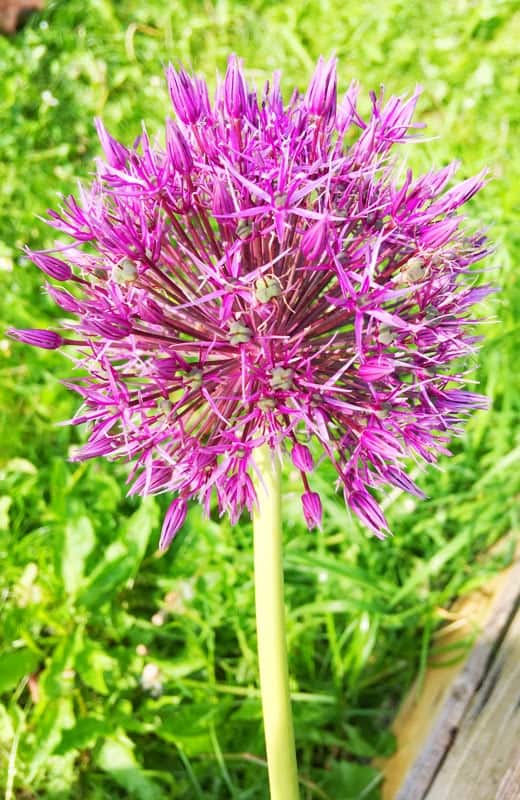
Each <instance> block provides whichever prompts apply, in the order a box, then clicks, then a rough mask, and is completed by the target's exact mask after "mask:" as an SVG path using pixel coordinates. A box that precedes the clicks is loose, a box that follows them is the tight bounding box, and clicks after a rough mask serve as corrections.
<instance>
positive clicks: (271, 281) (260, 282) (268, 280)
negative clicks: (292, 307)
mask: <svg viewBox="0 0 520 800" xmlns="http://www.w3.org/2000/svg"><path fill="white" fill-rule="evenodd" d="M281 294H282V287H281V286H280V284H279V282H278V280H277V278H275V277H274V275H272V276H266V277H262V278H258V279H257V280H256V281H255V297H256V299H257V300H258V302H259V303H269V301H270V300H272V299H273V297H280V295H281Z"/></svg>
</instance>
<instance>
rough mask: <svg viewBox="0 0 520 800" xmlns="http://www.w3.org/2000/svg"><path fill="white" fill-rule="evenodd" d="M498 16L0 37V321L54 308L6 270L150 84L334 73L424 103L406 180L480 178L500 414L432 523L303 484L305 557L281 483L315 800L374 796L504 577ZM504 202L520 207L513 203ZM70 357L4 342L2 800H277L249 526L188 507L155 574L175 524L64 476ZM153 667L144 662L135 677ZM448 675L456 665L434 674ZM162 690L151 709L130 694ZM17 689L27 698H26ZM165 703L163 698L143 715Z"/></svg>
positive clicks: (514, 18)
mask: <svg viewBox="0 0 520 800" xmlns="http://www.w3.org/2000/svg"><path fill="white" fill-rule="evenodd" d="M519 40H520V12H519V11H518V4H517V2H515V0H510V2H507V1H504V2H500V0H494V1H493V0H487V1H486V2H484V1H482V2H478V1H477V2H469V0H458V1H457V2H452V0H440V2H438V3H431V2H425V0H421V1H420V2H417V3H406V2H398V1H397V0H372V1H371V2H368V1H366V2H360V0H357V1H354V2H351V3H345V2H340V1H339V0H333V1H332V0H331V1H330V2H326V1H325V2H318V0H307V2H287V3H278V2H267V0H256V2H255V1H254V2H249V3H246V2H238V0H234V1H232V0H229V2H226V0H221V1H220V2H217V3H215V4H211V3H209V2H205V3H202V2H197V1H196V0H189V1H187V0H184V2H177V3H164V2H162V0H148V2H144V3H142V2H138V1H137V0H119V1H118V2H115V1H114V2H108V0H91V2H85V0H82V2H80V1H79V0H66V2H65V0H64V1H63V2H56V1H54V2H53V1H52V0H51V1H50V2H48V4H47V10H46V12H45V13H44V14H42V15H40V16H37V17H34V18H33V20H32V21H31V23H30V25H29V26H28V27H27V28H26V29H25V30H24V31H23V32H21V33H19V34H18V35H17V36H16V37H14V38H12V39H10V40H7V39H1V40H0V74H1V75H2V83H1V86H0V187H1V189H0V279H1V282H2V286H1V297H0V303H1V311H0V315H1V317H2V322H3V323H5V325H7V324H15V325H18V326H31V325H35V326H37V325H38V324H45V322H46V320H48V319H49V317H50V316H52V315H56V313H57V312H56V310H55V309H54V307H53V306H52V305H51V304H50V302H49V301H48V300H47V299H46V298H45V296H44V295H43V294H42V291H41V276H40V275H38V274H37V270H36V269H35V268H32V267H30V266H29V265H28V264H27V262H26V260H25V259H24V258H23V257H22V256H21V255H20V249H21V247H22V246H23V245H24V244H25V243H29V244H30V245H31V246H33V247H38V246H44V245H46V244H49V243H51V242H52V231H50V229H48V228H46V227H45V226H44V225H43V223H41V222H40V221H39V220H38V218H37V215H39V214H40V215H41V214H44V213H45V210H46V209H47V208H48V207H52V206H55V205H56V202H57V198H56V193H57V192H59V191H63V192H69V191H73V190H74V183H75V179H76V178H77V177H84V176H87V175H88V174H89V172H91V171H92V168H93V165H92V158H93V157H94V156H95V155H96V154H98V153H99V146H98V143H97V141H96V139H95V136H94V132H93V125H92V118H93V116H94V115H96V114H102V115H103V117H104V118H105V120H106V123H107V125H108V127H109V128H110V129H111V130H112V131H113V132H114V133H115V134H116V135H118V136H120V137H121V138H122V139H123V140H125V141H129V142H131V141H133V140H134V138H135V137H136V135H137V134H138V132H139V128H140V122H141V119H145V120H146V122H147V125H148V127H149V129H150V130H151V131H154V130H155V129H158V128H159V126H160V125H161V122H162V120H163V118H164V116H165V113H167V109H168V101H167V97H166V93H165V87H164V82H163V81H162V65H163V64H164V63H165V62H167V61H168V60H169V59H172V60H178V59H180V60H183V61H184V62H186V63H188V64H192V65H193V66H194V67H195V68H196V69H197V71H200V72H204V73H206V74H207V75H208V76H209V77H210V78H213V77H214V75H215V71H216V69H217V68H218V69H220V70H221V71H222V70H223V68H224V65H225V61H226V56H227V54H228V52H229V51H230V50H235V51H237V52H239V53H240V54H241V55H243V56H244V57H245V59H246V67H247V72H248V75H249V76H250V77H252V78H254V79H255V80H257V81H258V82H261V81H262V80H264V79H265V78H266V77H267V76H268V75H269V73H270V72H271V71H272V70H273V69H278V68H281V69H283V71H284V76H285V78H284V79H285V86H286V87H290V86H291V85H292V84H294V83H295V84H297V85H299V86H300V87H303V86H304V85H305V83H306V81H307V79H308V76H309V74H310V71H311V69H312V65H313V63H314V61H315V60H316V58H317V56H318V55H319V54H320V53H324V54H325V55H328V54H329V53H330V52H331V51H335V52H336V53H337V55H338V56H339V59H340V75H341V79H342V82H343V86H344V87H345V88H346V86H347V84H348V82H349V80H350V78H351V77H352V76H355V77H357V78H358V79H359V80H360V81H361V82H362V85H363V88H364V90H365V92H366V93H367V92H368V90H369V89H371V88H373V87H376V88H377V87H378V86H379V84H380V83H384V84H385V86H386V87H387V89H388V91H389V92H404V91H410V90H412V89H413V87H414V86H415V84H416V83H417V82H419V83H421V84H422V85H423V86H424V95H423V98H422V101H421V103H420V111H419V115H420V116H421V117H422V118H423V119H424V120H425V121H426V122H428V124H429V134H431V136H432V137H436V138H432V140H430V141H427V142H425V143H423V144H422V145H414V146H413V147H410V148H409V149H408V151H407V157H408V159H409V161H410V163H411V164H412V165H413V166H414V167H416V168H418V169H427V168H429V167H430V166H433V165H442V164H445V163H447V162H448V161H450V160H452V159H453V158H459V159H460V160H461V162H462V167H461V171H460V174H461V176H463V177H466V176H467V175H469V174H471V173H474V172H476V171H478V170H480V169H481V168H482V167H483V166H489V167H490V169H491V171H492V174H493V178H494V180H493V181H492V182H491V184H490V185H489V186H488V187H487V188H486V189H485V191H483V192H482V193H481V195H479V197H478V198H476V199H475V200H474V201H473V202H472V204H471V209H470V212H469V213H470V215H471V217H472V218H473V219H475V220H480V221H482V222H483V223H484V224H485V225H489V226H490V235H491V237H492V239H493V240H494V241H495V242H496V245H497V251H496V255H495V256H494V257H493V258H492V259H491V260H490V264H492V265H493V266H495V267H496V268H497V271H496V273H495V274H494V275H493V280H494V281H495V283H497V284H498V285H500V286H501V288H502V292H501V293H500V295H499V297H498V299H497V298H495V299H493V300H491V301H490V302H489V304H488V307H487V311H488V312H489V313H490V314H494V315H495V316H496V318H497V321H496V322H494V323H492V324H488V325H486V326H485V334H486V340H485V343H484V347H483V351H482V355H481V359H480V366H479V367H478V371H477V373H476V376H477V377H478V379H479V381H480V388H481V390H482V391H484V392H486V393H488V394H489V395H490V396H491V398H492V401H493V406H492V409H491V411H490V412H488V413H479V414H477V415H475V417H474V418H473V420H472V421H471V423H470V425H469V426H468V429H467V433H466V435H465V437H464V439H462V440H461V441H459V442H457V443H456V444H455V445H454V447H453V453H454V455H453V457H452V458H451V459H445V460H444V461H443V463H442V465H441V469H440V470H435V469H430V470H429V471H428V472H427V473H426V475H425V476H424V477H422V478H421V485H422V486H423V487H424V488H425V490H426V491H427V492H428V494H429V497H430V499H429V500H427V501H425V502H421V503H415V501H413V500H411V499H409V498H405V497H403V496H402V495H401V494H399V493H397V492H396V493H394V494H391V495H390V496H389V497H388V498H387V501H386V503H387V506H388V508H387V512H388V515H389V518H390V521H391V523H392V526H393V530H394V531H395V536H394V538H391V539H389V540H387V541H385V542H383V543H380V542H376V541H374V540H373V539H372V538H371V537H369V536H368V535H367V533H366V532H365V531H364V530H362V529H361V528H360V527H359V526H358V525H357V524H356V523H355V521H354V520H352V519H351V518H349V516H348V515H347V514H346V512H345V510H344V507H343V504H342V502H341V501H340V500H339V499H338V498H336V497H334V496H333V494H332V493H331V490H330V488H329V487H330V483H331V481H330V477H331V476H330V473H329V472H328V471H327V468H326V467H325V468H324V469H323V471H322V472H321V474H320V477H319V482H320V490H322V491H323V493H324V495H325V514H326V524H325V529H324V532H323V533H321V534H309V533H308V532H307V531H306V530H305V529H304V526H303V525H302V522H301V519H300V512H299V509H298V497H297V485H296V481H295V477H294V476H293V475H292V474H291V473H290V472H289V471H288V472H287V474H286V475H285V484H284V491H285V493H286V494H285V498H284V509H285V510H286V531H285V533H286V568H287V570H286V575H287V603H288V609H289V611H288V614H289V619H288V628H289V646H290V662H291V664H290V667H291V675H292V682H293V689H294V712H295V723H296V735H297V740H298V749H299V753H298V755H299V763H300V773H301V778H302V781H304V787H303V788H302V796H303V798H304V800H314V798H323V799H326V798H328V799H329V800H354V798H359V800H361V798H364V800H374V799H375V798H377V797H378V789H377V785H378V777H377V773H376V772H375V771H374V770H373V769H372V768H371V767H370V766H369V762H370V760H371V759H372V758H373V757H374V756H376V755H378V756H381V755H385V754H388V753H389V752H391V750H392V748H393V741H392V737H391V735H390V733H389V723H390V721H391V717H392V714H393V713H394V711H395V708H396V704H397V703H398V701H399V699H400V698H401V697H402V696H403V693H404V691H405V690H406V688H407V686H409V684H410V682H411V681H412V679H413V678H414V676H416V675H417V674H418V672H420V670H421V669H423V668H424V664H425V659H426V656H427V654H428V652H429V651H430V650H431V648H432V647H435V642H434V640H433V639H432V636H433V634H434V631H435V629H436V627H437V626H438V624H439V622H440V615H439V613H438V609H439V608H441V607H446V606H447V605H448V604H449V603H450V601H451V600H452V599H453V597H454V596H455V595H457V594H461V593H464V592H467V591H469V590H471V589H472V588H473V587H475V586H478V585H481V584H482V583H484V582H485V581H486V579H487V578H488V576H489V575H490V574H491V573H493V572H494V571H496V570H497V569H498V568H500V567H501V566H502V565H504V564H505V563H507V561H508V558H510V555H511V543H510V539H508V540H506V541H504V542H502V543H500V544H499V546H498V549H497V550H496V552H495V555H493V557H490V556H481V557H479V554H482V553H483V552H484V551H486V549H487V548H488V547H489V546H490V545H491V544H493V543H494V542H495V541H497V540H498V539H499V538H500V537H502V536H503V535H504V534H505V533H507V532H508V531H510V530H513V531H514V530H517V529H518V515H519V504H518V498H519V495H520V469H519V462H520V441H519V436H518V429H519V428H518V422H519V416H520V415H519V409H520V387H519V377H518V376H519V372H520V370H519V369H518V361H519V358H520V345H519V337H518V333H519V313H520V312H519V309H520V281H519V280H518V267H517V266H516V264H517V259H518V256H519V251H520V234H519V233H518V224H517V222H515V216H516V214H517V213H518V186H519V185H520V152H519V151H518V136H519V122H520V105H519V103H518V96H519V93H520V77H519V73H518V69H516V72H515V63H516V62H517V52H516V43H517V42H518V41H519ZM515 204H516V207H515ZM67 370H68V365H67V364H66V363H65V362H64V361H63V360H62V359H60V357H59V356H57V355H54V354H49V353H44V352H35V351H33V350H31V349H30V348H23V347H22V346H19V345H16V344H13V343H11V342H8V341H7V340H6V339H2V340H0V376H1V389H0V409H1V410H0V431H1V434H0V435H1V441H2V454H1V457H0V458H1V460H0V480H1V487H0V556H1V558H2V573H1V577H0V588H1V592H0V596H1V604H2V605H1V610H0V631H1V634H0V636H1V641H0V651H1V652H0V662H1V667H0V693H1V698H2V700H3V704H0V785H3V786H4V787H6V788H5V789H4V796H5V798H6V799H7V800H13V798H23V799H24V800H29V799H30V798H36V797H38V798H44V799H45V800H50V799H51V798H60V800H62V799H63V800H65V798H74V800H80V799H81V798H85V800H98V799H99V800H102V799H103V798H137V800H160V799H161V798H178V799H179V800H191V799H192V798H211V800H219V799H220V798H222V799H224V798H233V799H237V800H238V799H239V800H260V799H261V798H267V790H266V769H265V764H264V762H263V753H264V750H263V740H262V728H261V718H260V703H259V695H258V682H257V668H256V657H255V631H254V611H253V585H252V553H251V526H250V523H249V522H248V521H246V520H244V521H243V523H241V524H240V525H238V526H236V527H235V528H231V527H230V525H229V524H228V523H227V521H222V522H219V521H217V520H216V519H214V520H212V521H210V522H207V521H205V520H204V519H203V518H202V516H201V513H200V511H199V509H198V508H196V507H194V508H193V509H192V510H191V512H190V515H189V518H188V522H187V524H186V526H185V529H184V530H183V532H182V534H181V535H180V536H179V538H178V541H177V542H176V544H175V546H174V547H173V548H172V550H171V551H170V552H168V553H167V554H166V555H165V556H164V557H162V558H159V557H158V556H157V554H156V550H155V546H156V542H157V536H158V524H159V519H160V514H161V513H162V512H163V511H164V502H163V500H162V499H160V500H153V499H151V500H147V501H145V502H142V503H138V502H134V501H130V500H128V499H127V498H126V497H125V485H124V482H125V468H124V467H123V466H121V465H110V464H106V463H104V462H96V463H89V464H87V465H80V466H78V465H75V464H70V463H68V462H67V460H66V457H67V453H68V450H69V447H71V446H72V445H74V444H75V443H76V442H77V436H78V433H77V431H75V430H72V429H70V428H68V427H57V426H56V422H57V421H59V420H62V419H66V418H67V417H68V416H70V415H71V413H72V411H73V408H74V399H73V398H71V396H70V395H69V394H68V393H67V392H66V391H65V390H64V389H63V388H62V387H61V386H60V384H59V382H58V378H59V377H63V376H65V375H66V374H67ZM143 647H146V654H145V655H143V653H144V649H143ZM438 655H441V656H442V657H443V658H444V659H445V660H450V659H452V658H454V657H456V656H460V655H461V652H458V653H453V652H451V651H450V652H447V653H444V654H442V653H441V654H439V653H438ZM147 663H153V664H156V665H157V666H158V668H159V676H160V682H161V691H160V692H159V691H156V692H155V691H154V690H153V687H151V689H150V688H146V687H145V686H143V685H142V681H141V676H142V673H143V668H144V666H145V664H147ZM29 676H32V677H31V678H30V679H29ZM154 695H155V696H154Z"/></svg>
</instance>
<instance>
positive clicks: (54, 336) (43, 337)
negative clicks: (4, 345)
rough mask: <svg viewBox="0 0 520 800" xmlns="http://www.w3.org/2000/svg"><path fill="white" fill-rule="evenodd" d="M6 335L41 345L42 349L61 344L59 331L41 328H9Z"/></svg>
mask: <svg viewBox="0 0 520 800" xmlns="http://www.w3.org/2000/svg"><path fill="white" fill-rule="evenodd" d="M7 335H8V336H10V337H11V338H12V339H17V340H18V341H19V342H23V343H24V344H32V345H33V346H34V347H43V348H44V350H56V349H57V348H58V347H61V345H62V344H63V337H61V336H60V335H59V333H55V332H54V331H49V330H45V329H42V328H9V330H8V331H7Z"/></svg>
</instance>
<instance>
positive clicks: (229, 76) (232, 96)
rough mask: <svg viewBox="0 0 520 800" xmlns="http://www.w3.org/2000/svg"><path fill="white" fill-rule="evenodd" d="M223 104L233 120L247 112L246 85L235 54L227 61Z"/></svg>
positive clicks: (240, 61) (240, 64)
mask: <svg viewBox="0 0 520 800" xmlns="http://www.w3.org/2000/svg"><path fill="white" fill-rule="evenodd" d="M224 103H225V106H226V111H227V113H228V114H229V116H230V117H232V118H233V119H239V117H241V116H243V115H244V114H245V113H246V110H247V84H246V81H245V78H244V73H243V72H242V60H241V59H239V58H237V57H236V55H235V54H233V55H231V56H230V57H229V60H228V66H227V70H226V76H225V78H224Z"/></svg>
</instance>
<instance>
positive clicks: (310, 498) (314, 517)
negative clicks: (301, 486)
mask: <svg viewBox="0 0 520 800" xmlns="http://www.w3.org/2000/svg"><path fill="white" fill-rule="evenodd" d="M302 506H303V515H304V517H305V522H306V523H307V527H308V528H309V529H310V528H321V520H322V516H323V508H322V505H321V498H320V496H319V494H318V492H304V494H302Z"/></svg>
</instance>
